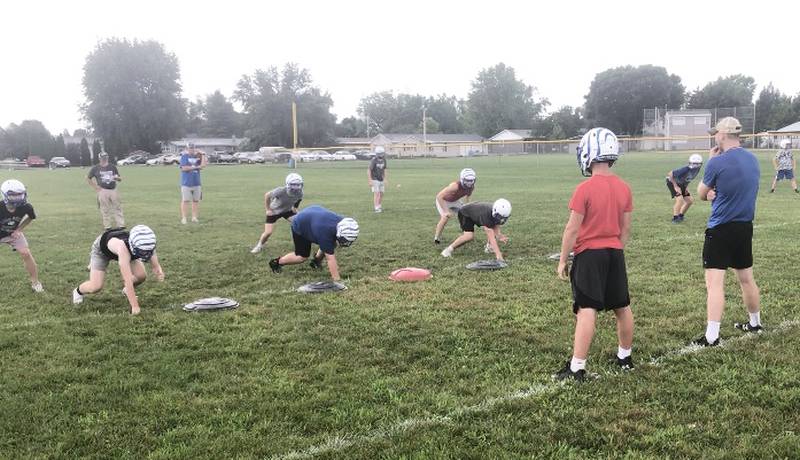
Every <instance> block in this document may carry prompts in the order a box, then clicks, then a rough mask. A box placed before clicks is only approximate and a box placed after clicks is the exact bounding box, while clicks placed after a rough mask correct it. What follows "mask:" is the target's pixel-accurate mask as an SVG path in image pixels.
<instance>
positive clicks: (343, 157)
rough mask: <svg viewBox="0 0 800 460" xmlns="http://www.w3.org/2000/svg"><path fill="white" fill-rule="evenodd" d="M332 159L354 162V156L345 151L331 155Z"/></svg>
mask: <svg viewBox="0 0 800 460" xmlns="http://www.w3.org/2000/svg"><path fill="white" fill-rule="evenodd" d="M333 159H334V160H337V161H341V160H355V159H356V156H355V155H353V154H352V153H350V152H348V151H347V150H338V151H337V152H335V153H334V154H333Z"/></svg>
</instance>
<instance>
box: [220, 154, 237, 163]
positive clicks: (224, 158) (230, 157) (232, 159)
mask: <svg viewBox="0 0 800 460" xmlns="http://www.w3.org/2000/svg"><path fill="white" fill-rule="evenodd" d="M216 156H217V163H227V164H230V163H236V162H237V161H238V159H237V158H236V156H235V155H234V154H232V153H220V154H216Z"/></svg>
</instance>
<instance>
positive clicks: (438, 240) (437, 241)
mask: <svg viewBox="0 0 800 460" xmlns="http://www.w3.org/2000/svg"><path fill="white" fill-rule="evenodd" d="M433 244H442V240H440V239H439V237H438V236H434V237H433Z"/></svg>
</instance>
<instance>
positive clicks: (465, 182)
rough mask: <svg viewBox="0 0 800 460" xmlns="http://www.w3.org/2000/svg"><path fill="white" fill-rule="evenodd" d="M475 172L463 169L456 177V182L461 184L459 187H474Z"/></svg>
mask: <svg viewBox="0 0 800 460" xmlns="http://www.w3.org/2000/svg"><path fill="white" fill-rule="evenodd" d="M475 179H476V176H475V171H473V170H472V169H470V168H464V169H462V170H461V174H459V175H458V180H459V182H461V185H462V186H463V187H465V188H472V187H474V186H475Z"/></svg>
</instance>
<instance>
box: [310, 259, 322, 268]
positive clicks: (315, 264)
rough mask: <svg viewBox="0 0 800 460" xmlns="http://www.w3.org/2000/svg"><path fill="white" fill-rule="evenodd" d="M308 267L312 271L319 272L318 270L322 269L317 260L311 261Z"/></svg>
mask: <svg viewBox="0 0 800 460" xmlns="http://www.w3.org/2000/svg"><path fill="white" fill-rule="evenodd" d="M308 265H309V266H310V267H311V268H313V269H314V270H319V269H320V268H322V262H320V261H319V260H317V259H312V260H311V262H310V263H309V264H308Z"/></svg>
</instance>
